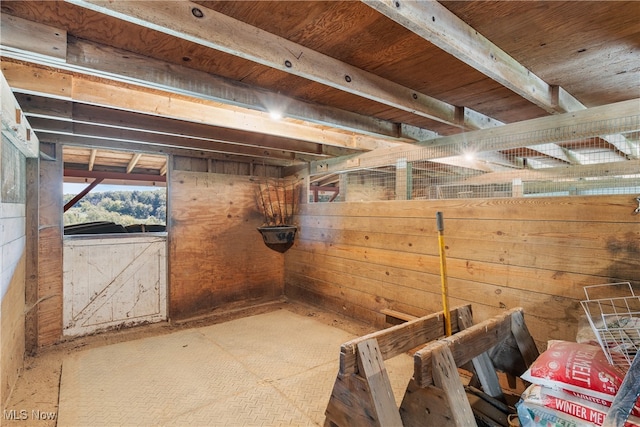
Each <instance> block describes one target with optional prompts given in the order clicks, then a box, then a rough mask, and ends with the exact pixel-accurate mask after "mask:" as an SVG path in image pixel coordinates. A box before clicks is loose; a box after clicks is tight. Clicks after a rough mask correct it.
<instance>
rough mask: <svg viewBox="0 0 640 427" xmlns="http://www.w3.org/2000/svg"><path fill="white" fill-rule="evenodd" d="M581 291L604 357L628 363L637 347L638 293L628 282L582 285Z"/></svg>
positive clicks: (639, 343)
mask: <svg viewBox="0 0 640 427" xmlns="http://www.w3.org/2000/svg"><path fill="white" fill-rule="evenodd" d="M584 292H585V295H586V298H587V299H586V300H584V301H581V304H582V307H583V308H584V311H585V313H586V314H587V319H588V320H589V324H590V325H591V328H592V329H593V332H594V333H595V335H596V338H597V340H598V343H599V344H600V346H601V347H602V350H603V351H604V353H605V355H606V356H607V360H608V361H609V363H611V364H612V365H622V366H625V365H626V366H627V367H628V366H631V363H632V362H633V359H634V357H635V356H636V354H637V352H638V348H639V347H640V296H639V295H636V294H635V292H634V290H633V287H632V286H631V284H630V283H629V282H621V283H608V284H605V285H592V286H585V287H584Z"/></svg>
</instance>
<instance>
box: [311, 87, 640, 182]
mask: <svg viewBox="0 0 640 427" xmlns="http://www.w3.org/2000/svg"><path fill="white" fill-rule="evenodd" d="M639 103H640V99H637V98H636V99H631V100H628V101H622V102H617V103H614V104H609V105H603V106H598V107H593V108H589V109H586V110H580V111H575V112H570V113H564V114H559V115H556V116H550V117H542V118H537V119H531V120H524V121H521V122H517V123H509V124H506V125H504V126H498V127H492V128H488V129H481V130H475V131H470V132H464V133H460V134H455V135H450V136H444V137H441V138H437V139H435V140H429V141H424V142H422V143H420V144H416V145H414V146H413V147H410V148H407V147H406V146H405V147H392V148H385V149H380V150H376V152H375V153H364V154H360V155H358V156H356V157H349V158H336V159H329V160H321V161H318V162H312V163H311V173H312V174H313V175H315V174H319V173H327V172H340V171H345V170H349V169H362V168H373V167H379V166H386V165H388V164H389V162H390V161H393V159H395V158H398V157H403V158H406V159H407V160H408V161H415V160H434V159H438V158H444V157H450V156H456V155H459V151H460V148H461V147H464V146H465V145H466V144H468V141H475V142H474V148H475V149H477V152H487V151H500V150H506V149H512V148H520V147H523V146H528V145H536V144H539V143H546V142H549V141H548V140H549V138H550V137H551V135H554V136H556V137H557V134H558V132H560V131H561V130H562V129H565V130H567V135H566V136H565V138H570V139H578V138H583V137H594V136H600V135H606V134H610V133H611V129H609V128H607V127H606V126H605V123H607V120H610V119H619V118H621V117H635V116H637V115H638V104H639ZM594 123H598V124H601V125H600V126H602V127H600V128H598V127H596V126H595V125H593V124H594ZM587 124H590V126H584V128H585V130H584V132H582V133H580V134H578V133H577V131H576V129H579V128H580V126H581V125H587ZM635 128H636V123H634V122H633V120H629V121H628V123H627V124H626V126H625V127H624V128H618V129H616V131H618V132H622V133H624V132H627V131H634V130H635ZM527 133H531V135H532V136H531V138H529V139H526V140H524V139H518V138H516V139H514V138H512V136H513V135H521V134H527ZM560 135H561V134H560ZM354 159H356V160H357V167H353V166H350V164H354Z"/></svg>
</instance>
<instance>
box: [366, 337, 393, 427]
mask: <svg viewBox="0 0 640 427" xmlns="http://www.w3.org/2000/svg"><path fill="white" fill-rule="evenodd" d="M358 356H359V357H358V369H359V371H360V373H361V375H362V376H363V377H364V378H365V379H366V381H367V383H368V384H369V388H370V390H371V398H372V400H373V406H374V408H375V414H376V419H377V421H378V423H379V424H380V426H381V427H384V426H389V427H392V426H399V425H402V420H401V419H400V413H399V412H398V407H397V406H396V401H395V397H394V396H393V389H392V388H391V382H390V381H389V375H388V374H387V369H386V368H385V366H384V359H383V358H382V354H381V353H380V349H379V348H378V342H377V341H376V339H375V338H370V339H367V340H366V341H361V342H360V343H358Z"/></svg>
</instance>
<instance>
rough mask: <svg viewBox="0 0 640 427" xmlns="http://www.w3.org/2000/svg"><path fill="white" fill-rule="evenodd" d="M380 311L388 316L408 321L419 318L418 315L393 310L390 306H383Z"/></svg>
mask: <svg viewBox="0 0 640 427" xmlns="http://www.w3.org/2000/svg"><path fill="white" fill-rule="evenodd" d="M380 313H382V314H384V315H385V316H386V317H393V318H395V319H398V320H401V321H404V322H408V321H410V320H415V319H417V318H418V317H417V316H412V315H411V314H407V313H402V312H400V311H396V310H391V309H389V308H383V309H382V310H380Z"/></svg>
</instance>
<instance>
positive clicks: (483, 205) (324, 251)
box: [285, 195, 640, 348]
mask: <svg viewBox="0 0 640 427" xmlns="http://www.w3.org/2000/svg"><path fill="white" fill-rule="evenodd" d="M635 207H637V203H635V196H632V195H625V196H592V197H556V198H509V199H486V200H482V199H460V200H439V201H406V202H405V201H393V202H362V203H355V202H354V203H316V204H306V205H303V206H302V207H301V210H300V215H299V217H298V223H299V225H300V231H299V236H298V237H297V241H296V243H295V245H294V246H293V248H291V249H290V250H289V251H288V252H287V253H286V254H285V294H286V295H287V296H288V297H291V298H299V299H302V300H304V301H307V302H310V303H315V304H319V305H322V306H325V307H326V308H329V309H331V310H334V311H338V312H341V313H344V314H347V315H349V316H353V317H355V318H359V319H363V320H365V321H369V322H376V324H378V325H382V324H383V322H384V316H383V315H381V314H380V310H381V309H383V308H391V309H395V310H398V311H402V312H405V313H409V314H413V315H424V314H426V313H430V312H434V311H438V310H441V308H442V299H441V284H440V265H439V256H438V242H437V229H436V219H435V218H436V212H437V211H442V212H443V215H444V218H445V231H444V238H445V244H446V255H447V258H446V260H447V268H448V284H449V292H450V304H451V305H457V304H463V303H472V304H473V311H474V318H475V320H476V321H479V320H483V319H485V318H487V317H489V316H492V315H495V314H498V313H499V312H501V311H502V310H504V309H508V308H512V307H516V306H522V307H524V312H525V316H526V322H527V325H528V326H529V329H530V331H531V333H532V335H533V337H534V339H536V341H537V343H538V345H539V346H540V347H541V348H543V346H545V345H546V341H547V340H548V339H566V340H575V334H576V329H577V322H578V318H579V316H580V315H582V314H583V309H582V308H581V306H580V303H579V301H580V300H581V299H584V291H583V286H585V285H592V284H602V283H611V282H614V281H632V282H633V283H634V284H635V285H640V275H639V274H638V272H640V215H633V210H634V208H635Z"/></svg>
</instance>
